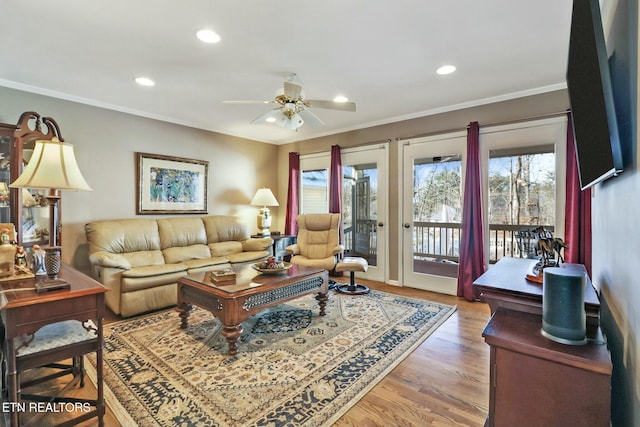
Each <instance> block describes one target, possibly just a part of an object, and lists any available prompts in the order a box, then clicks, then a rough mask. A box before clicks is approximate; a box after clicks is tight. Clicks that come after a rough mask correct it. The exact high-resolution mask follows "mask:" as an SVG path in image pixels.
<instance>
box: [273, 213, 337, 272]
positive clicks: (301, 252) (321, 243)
mask: <svg viewBox="0 0 640 427" xmlns="http://www.w3.org/2000/svg"><path fill="white" fill-rule="evenodd" d="M340 220H341V218H340V214H306V215H298V238H297V243H295V244H293V245H290V246H287V248H286V251H287V253H289V254H291V255H292V257H291V263H292V264H298V265H304V266H308V267H317V268H324V269H326V270H333V269H334V268H335V266H336V264H337V262H338V255H340V254H342V252H343V251H344V247H343V246H342V245H341V244H340V231H339V228H340Z"/></svg>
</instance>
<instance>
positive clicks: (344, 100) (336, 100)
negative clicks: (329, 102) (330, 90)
mask: <svg viewBox="0 0 640 427" xmlns="http://www.w3.org/2000/svg"><path fill="white" fill-rule="evenodd" d="M347 101H349V98H347V97H346V96H342V95H338V96H336V97H335V98H333V102H347Z"/></svg>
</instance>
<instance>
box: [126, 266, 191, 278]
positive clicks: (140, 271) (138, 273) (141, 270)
mask: <svg viewBox="0 0 640 427" xmlns="http://www.w3.org/2000/svg"><path fill="white" fill-rule="evenodd" d="M186 270H187V266H186V265H185V264H182V263H180V264H161V265H146V266H143V267H135V268H132V269H131V270H127V271H124V272H123V273H122V277H153V276H164V275H165V274H171V273H180V272H184V271H186Z"/></svg>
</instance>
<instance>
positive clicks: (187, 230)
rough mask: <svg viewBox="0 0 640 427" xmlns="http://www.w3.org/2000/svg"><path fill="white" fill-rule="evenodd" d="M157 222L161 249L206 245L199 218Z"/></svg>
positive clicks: (160, 220) (170, 219)
mask: <svg viewBox="0 0 640 427" xmlns="http://www.w3.org/2000/svg"><path fill="white" fill-rule="evenodd" d="M157 221H158V233H159V235H160V248H161V249H166V248H174V247H181V246H191V245H196V244H201V245H204V244H206V243H207V235H206V233H205V230H204V224H203V223H202V219H201V218H199V217H197V218H191V217H186V218H166V219H158V220H157ZM167 262H171V261H167Z"/></svg>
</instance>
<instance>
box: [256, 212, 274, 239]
mask: <svg viewBox="0 0 640 427" xmlns="http://www.w3.org/2000/svg"><path fill="white" fill-rule="evenodd" d="M257 220H258V221H257V223H258V234H261V235H263V236H271V231H269V229H270V228H271V214H270V212H269V208H268V207H266V206H265V207H264V208H262V209H260V214H259V215H258V217H257Z"/></svg>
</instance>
